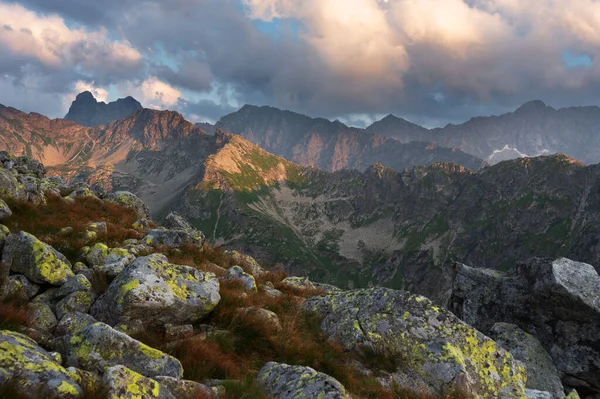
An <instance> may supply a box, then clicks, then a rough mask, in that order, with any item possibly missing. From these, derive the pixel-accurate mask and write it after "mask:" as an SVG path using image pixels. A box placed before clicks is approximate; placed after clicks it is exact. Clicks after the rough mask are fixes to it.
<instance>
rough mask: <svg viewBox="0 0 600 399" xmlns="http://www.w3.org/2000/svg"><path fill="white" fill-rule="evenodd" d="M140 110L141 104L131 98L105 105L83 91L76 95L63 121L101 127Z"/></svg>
mask: <svg viewBox="0 0 600 399" xmlns="http://www.w3.org/2000/svg"><path fill="white" fill-rule="evenodd" d="M142 108H143V107H142V104H140V103H139V102H138V101H137V100H136V99H134V98H133V97H126V98H120V99H118V100H117V101H113V102H110V103H108V104H106V103H105V102H98V101H97V100H96V99H95V98H94V95H93V94H92V93H90V92H89V91H84V92H83V93H80V94H78V95H77V98H76V99H75V101H73V103H72V104H71V107H70V108H69V113H68V114H67V115H66V116H65V119H68V120H71V121H73V122H76V123H77V124H79V125H82V126H88V127H90V126H101V125H105V124H107V123H108V122H112V121H116V120H118V119H121V118H124V117H126V116H128V115H131V114H132V113H134V112H135V111H139V110H140V109H142Z"/></svg>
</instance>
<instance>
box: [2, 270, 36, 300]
mask: <svg viewBox="0 0 600 399" xmlns="http://www.w3.org/2000/svg"><path fill="white" fill-rule="evenodd" d="M9 279H10V280H15V281H17V282H18V283H19V284H21V286H22V287H23V290H25V294H26V295H27V298H28V299H31V298H33V297H34V296H36V295H37V293H38V292H40V286H39V285H37V284H35V283H34V282H32V281H31V280H29V279H28V278H27V277H25V276H24V275H22V274H13V275H11V276H10V277H9Z"/></svg>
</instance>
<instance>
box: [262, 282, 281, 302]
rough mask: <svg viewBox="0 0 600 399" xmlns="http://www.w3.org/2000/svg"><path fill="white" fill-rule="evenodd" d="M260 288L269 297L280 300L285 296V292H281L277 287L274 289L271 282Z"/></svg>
mask: <svg viewBox="0 0 600 399" xmlns="http://www.w3.org/2000/svg"><path fill="white" fill-rule="evenodd" d="M259 288H260V290H261V291H263V292H264V293H265V294H267V295H269V296H270V297H273V298H280V297H282V296H283V292H281V291H279V290H278V289H276V288H275V287H273V283H271V282H270V281H267V284H264V285H261V286H260V287H259Z"/></svg>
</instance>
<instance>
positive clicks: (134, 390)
mask: <svg viewBox="0 0 600 399" xmlns="http://www.w3.org/2000/svg"><path fill="white" fill-rule="evenodd" d="M104 387H105V389H106V391H107V392H106V398H107V399H151V398H156V399H175V397H174V396H173V395H172V394H171V393H170V392H169V391H168V390H167V389H165V388H163V387H161V386H160V384H159V383H158V382H157V381H155V380H153V379H150V378H146V377H144V376H143V375H141V374H138V373H136V372H135V371H133V370H131V369H128V368H127V367H124V366H120V365H119V366H113V367H109V368H108V369H106V372H105V373H104Z"/></svg>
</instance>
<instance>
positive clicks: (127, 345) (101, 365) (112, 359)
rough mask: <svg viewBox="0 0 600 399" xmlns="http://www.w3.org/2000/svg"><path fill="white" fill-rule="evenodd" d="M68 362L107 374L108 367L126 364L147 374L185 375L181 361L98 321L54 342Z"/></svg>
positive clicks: (151, 375) (71, 364)
mask: <svg viewBox="0 0 600 399" xmlns="http://www.w3.org/2000/svg"><path fill="white" fill-rule="evenodd" d="M53 346H54V347H55V348H56V350H57V351H59V352H60V353H61V354H62V355H63V357H64V359H65V364H66V365H67V366H70V367H76V368H80V369H83V370H87V371H92V372H97V373H103V372H104V369H105V368H106V367H112V366H116V365H124V366H126V367H129V368H131V369H132V370H134V371H136V372H138V373H140V374H142V375H144V376H146V377H154V376H157V375H166V376H170V377H174V378H181V377H182V376H183V368H182V366H181V363H180V362H179V360H177V359H175V358H174V357H172V356H169V355H167V354H165V353H163V352H161V351H159V350H157V349H154V348H151V347H149V346H147V345H145V344H143V343H141V342H139V341H137V340H135V339H133V338H131V337H130V336H128V335H127V334H124V333H122V332H119V331H117V330H115V329H113V328H112V327H110V326H109V325H106V324H104V323H94V324H90V325H88V326H87V327H85V328H83V329H81V330H79V331H77V332H75V333H73V334H71V335H66V336H64V337H60V338H57V339H55V340H54V341H53Z"/></svg>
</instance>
